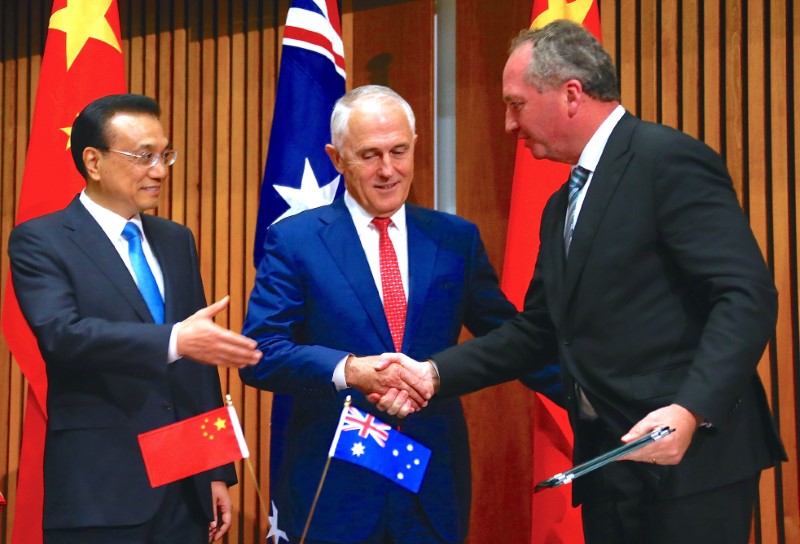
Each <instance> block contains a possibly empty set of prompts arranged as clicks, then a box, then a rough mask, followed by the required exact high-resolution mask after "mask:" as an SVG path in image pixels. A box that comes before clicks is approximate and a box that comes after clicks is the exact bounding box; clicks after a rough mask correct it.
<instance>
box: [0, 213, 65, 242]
mask: <svg viewBox="0 0 800 544" xmlns="http://www.w3.org/2000/svg"><path fill="white" fill-rule="evenodd" d="M66 223H67V217H66V210H58V211H55V212H51V213H48V214H45V215H40V216H39V217H34V218H32V219H28V220H27V221H23V222H22V223H20V224H19V225H17V226H16V227H14V229H13V230H12V231H11V235H10V236H9V243H10V244H13V243H14V242H15V241H18V240H21V239H24V238H27V237H29V236H47V237H53V236H59V235H60V233H62V232H64V229H63V228H62V227H63V226H64V225H65V224H66Z"/></svg>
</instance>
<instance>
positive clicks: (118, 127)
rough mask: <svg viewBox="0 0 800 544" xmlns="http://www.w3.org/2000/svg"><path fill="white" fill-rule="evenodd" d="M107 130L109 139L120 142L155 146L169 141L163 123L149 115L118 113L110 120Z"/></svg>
mask: <svg viewBox="0 0 800 544" xmlns="http://www.w3.org/2000/svg"><path fill="white" fill-rule="evenodd" d="M106 130H107V131H108V132H107V133H108V136H109V138H110V139H111V140H113V141H118V142H131V143H134V144H137V145H143V146H154V145H159V144H166V140H167V138H166V136H165V134H164V127H163V126H162V125H161V121H159V119H158V117H156V116H154V115H151V114H149V113H135V112H119V113H116V114H114V115H113V116H112V117H111V118H110V119H109V120H108V123H107V125H106Z"/></svg>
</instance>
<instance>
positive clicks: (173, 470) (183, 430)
mask: <svg viewBox="0 0 800 544" xmlns="http://www.w3.org/2000/svg"><path fill="white" fill-rule="evenodd" d="M139 447H140V448H141V449H142V457H143V458H144V466H145V468H147V476H148V478H149V479H150V485H151V486H153V487H158V486H160V485H164V484H168V483H170V482H175V481H177V480H181V479H183V478H187V477H189V476H193V475H195V474H199V473H200V472H205V471H206V470H211V469H212V468H216V467H219V466H222V465H226V464H228V463H233V462H234V461H238V460H239V459H244V458H245V457H249V456H250V452H249V450H248V449H247V443H245V441H244V434H243V433H242V427H241V425H239V418H238V417H237V416H236V410H234V408H233V406H222V407H220V408H216V409H215V410H211V411H210V412H206V413H204V414H200V415H197V416H194V417H190V418H189V419H184V420H183V421H179V422H177V423H173V424H171V425H166V426H165V427H159V428H158V429H153V430H152V431H148V432H146V433H142V434H140V435H139Z"/></svg>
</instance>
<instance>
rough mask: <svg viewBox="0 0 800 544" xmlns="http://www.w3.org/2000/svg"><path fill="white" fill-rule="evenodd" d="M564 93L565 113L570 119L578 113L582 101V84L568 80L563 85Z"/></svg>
mask: <svg viewBox="0 0 800 544" xmlns="http://www.w3.org/2000/svg"><path fill="white" fill-rule="evenodd" d="M564 92H565V93H566V100H567V112H568V113H569V115H570V117H572V116H573V115H575V114H576V113H577V112H578V109H579V108H580V105H581V101H582V100H583V97H584V94H583V84H582V83H581V82H580V81H578V80H577V79H570V80H569V81H567V82H566V83H564Z"/></svg>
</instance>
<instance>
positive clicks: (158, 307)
mask: <svg viewBox="0 0 800 544" xmlns="http://www.w3.org/2000/svg"><path fill="white" fill-rule="evenodd" d="M122 236H123V238H125V239H126V240H127V241H128V255H129V256H130V258H131V266H133V273H134V274H136V283H137V285H138V286H139V292H140V293H142V297H143V298H144V301H145V303H146V304H147V308H148V309H149V310H150V314H151V315H152V316H153V321H155V322H156V323H159V324H161V323H164V300H163V299H162V298H161V293H160V292H159V290H158V284H157V283H156V278H155V277H154V276H153V271H152V270H150V266H149V265H148V264H147V259H145V257H144V251H142V235H141V233H140V232H139V227H137V226H136V223H131V222H128V223H127V224H126V225H125V228H124V229H122Z"/></svg>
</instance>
